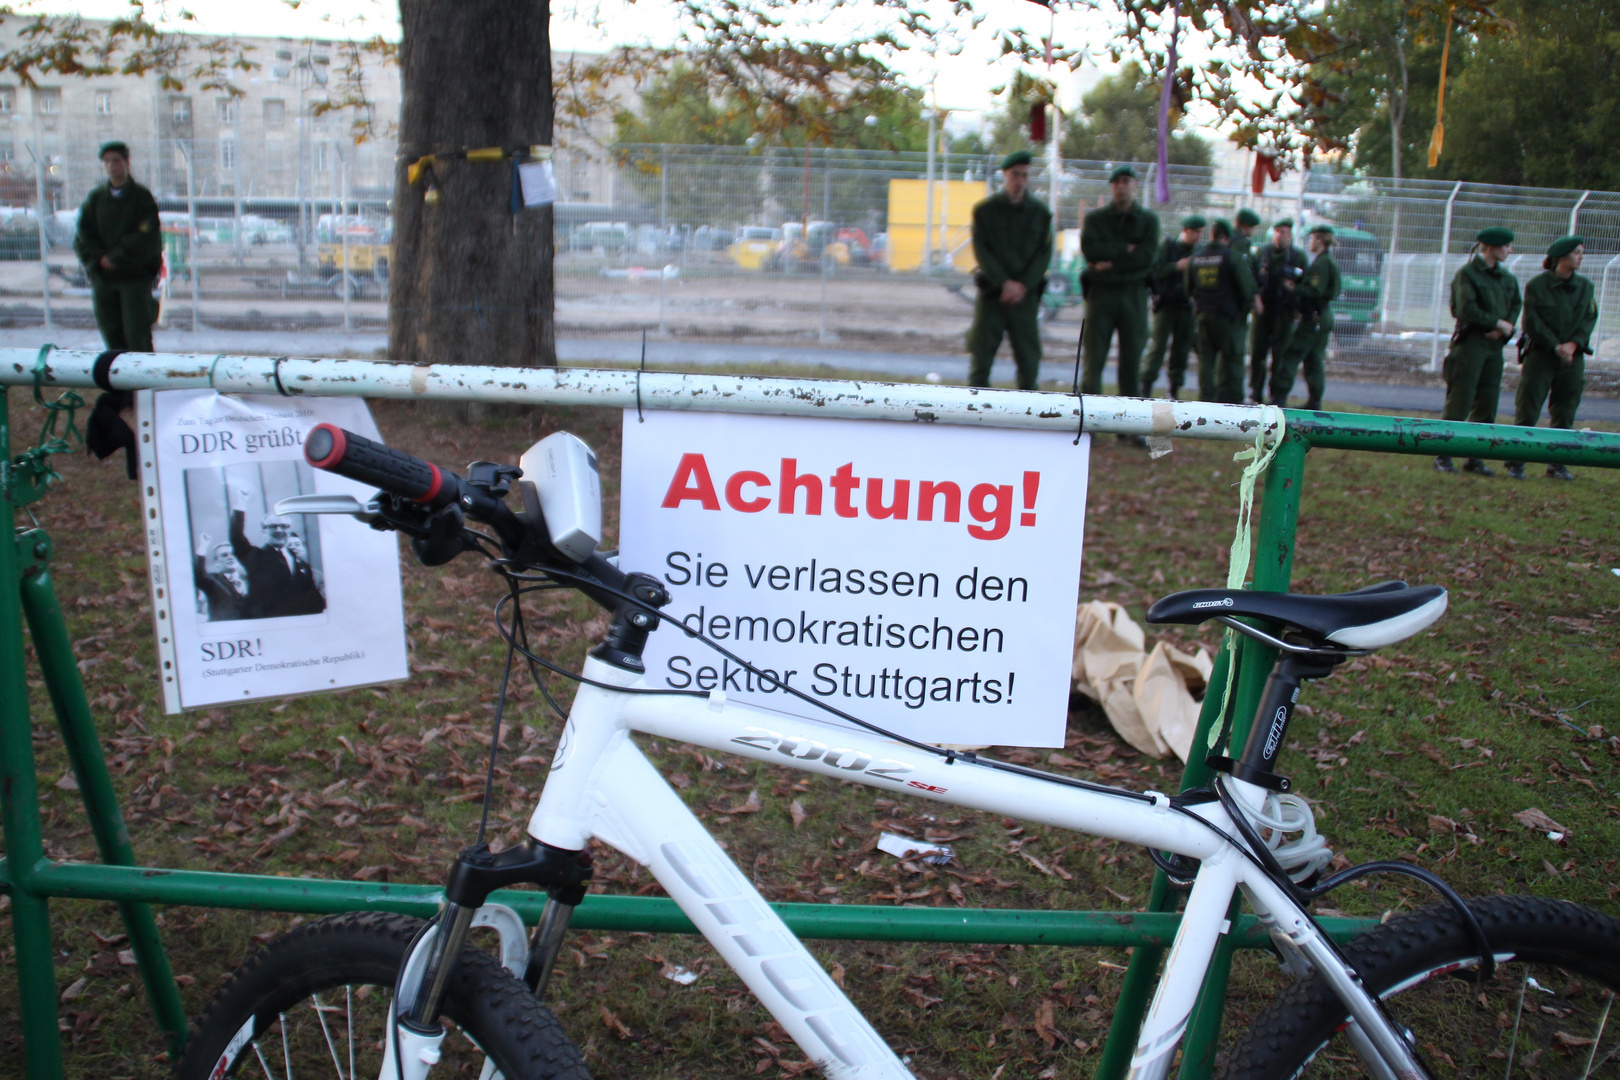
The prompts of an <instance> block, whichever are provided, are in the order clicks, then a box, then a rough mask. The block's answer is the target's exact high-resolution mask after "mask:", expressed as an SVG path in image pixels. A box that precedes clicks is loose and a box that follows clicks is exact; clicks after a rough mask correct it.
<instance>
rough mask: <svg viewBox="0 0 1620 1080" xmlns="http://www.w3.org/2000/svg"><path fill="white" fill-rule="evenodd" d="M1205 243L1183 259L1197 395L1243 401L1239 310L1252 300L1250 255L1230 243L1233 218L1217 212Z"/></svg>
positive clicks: (1242, 309) (1252, 277)
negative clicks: (1194, 328)
mask: <svg viewBox="0 0 1620 1080" xmlns="http://www.w3.org/2000/svg"><path fill="white" fill-rule="evenodd" d="M1209 232H1210V236H1209V243H1207V244H1205V245H1204V246H1203V247H1201V248H1199V249H1198V251H1197V252H1195V253H1194V254H1193V256H1192V258H1191V259H1190V260H1188V263H1187V291H1188V292H1189V293H1190V294H1192V299H1193V306H1194V307H1195V308H1196V309H1197V312H1198V396H1199V398H1200V400H1203V401H1221V402H1226V403H1228V404H1232V405H1241V404H1242V403H1243V361H1244V359H1245V355H1244V354H1245V349H1244V345H1245V344H1247V342H1246V341H1245V340H1244V334H1243V322H1244V320H1243V316H1244V313H1245V312H1247V311H1248V310H1249V305H1250V304H1251V303H1252V302H1253V300H1254V292H1255V287H1254V276H1253V275H1252V274H1251V273H1250V272H1249V260H1248V259H1247V258H1246V257H1245V256H1243V255H1240V254H1239V253H1238V252H1237V251H1235V250H1234V249H1233V246H1232V224H1231V222H1229V221H1226V220H1225V219H1223V218H1216V219H1215V222H1214V224H1213V225H1211V226H1210V230H1209Z"/></svg>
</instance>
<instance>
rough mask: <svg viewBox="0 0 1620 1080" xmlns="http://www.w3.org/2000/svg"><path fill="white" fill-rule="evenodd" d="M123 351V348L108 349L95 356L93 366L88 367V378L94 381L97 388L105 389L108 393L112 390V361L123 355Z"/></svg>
mask: <svg viewBox="0 0 1620 1080" xmlns="http://www.w3.org/2000/svg"><path fill="white" fill-rule="evenodd" d="M124 352H125V350H123V349H108V350H107V351H106V352H104V353H102V354H101V355H100V356H98V357H96V363H95V366H94V367H92V368H91V369H90V378H91V379H93V380H94V381H95V384H96V386H97V387H98V388H100V389H102V390H106V391H107V392H108V393H111V392H112V390H113V384H112V378H111V374H112V363H113V361H114V360H116V359H118V358H119V357H120V356H122V355H124Z"/></svg>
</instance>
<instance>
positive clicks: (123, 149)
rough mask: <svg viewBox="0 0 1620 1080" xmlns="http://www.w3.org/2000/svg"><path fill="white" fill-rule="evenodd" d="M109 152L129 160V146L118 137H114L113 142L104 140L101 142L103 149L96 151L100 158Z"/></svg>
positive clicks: (97, 156)
mask: <svg viewBox="0 0 1620 1080" xmlns="http://www.w3.org/2000/svg"><path fill="white" fill-rule="evenodd" d="M108 154H117V155H118V156H119V157H121V158H123V159H124V160H125V161H128V160H129V147H128V145H126V144H125V143H123V142H120V141H119V140H118V139H114V140H112V141H111V142H104V143H102V144H101V149H100V150H99V151H97V152H96V158H97V159H98V160H99V159H100V158H103V157H106V156H107V155H108Z"/></svg>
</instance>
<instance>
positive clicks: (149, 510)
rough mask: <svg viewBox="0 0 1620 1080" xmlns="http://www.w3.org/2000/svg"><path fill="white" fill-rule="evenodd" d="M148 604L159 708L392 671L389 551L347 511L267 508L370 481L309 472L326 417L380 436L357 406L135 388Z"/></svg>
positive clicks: (398, 658)
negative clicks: (308, 445) (314, 438)
mask: <svg viewBox="0 0 1620 1080" xmlns="http://www.w3.org/2000/svg"><path fill="white" fill-rule="evenodd" d="M136 400H137V409H138V414H139V415H138V419H137V424H138V426H139V440H140V441H139V444H138V445H139V446H140V450H141V484H142V492H143V495H144V497H145V510H146V524H147V553H148V559H149V563H150V567H151V583H152V611H153V617H154V619H155V621H156V624H157V640H158V657H159V660H160V661H161V663H162V679H163V700H164V707H165V708H166V709H167V711H169V712H171V713H172V712H179V711H181V710H182V709H196V708H201V707H204V706H209V705H219V704H224V703H227V702H233V701H248V700H251V699H254V698H265V697H285V696H288V695H292V694H312V693H319V692H321V691H323V690H337V689H340V688H342V687H349V686H363V685H366V684H370V683H378V682H387V681H392V680H398V679H403V678H405V677H406V675H407V674H408V673H409V669H408V667H407V661H406V653H405V607H404V598H403V596H402V594H401V591H400V578H399V547H398V543H397V541H396V540H395V538H394V536H393V534H391V533H384V532H377V531H376V530H373V529H371V528H370V527H369V526H367V525H364V524H362V523H361V522H359V521H356V520H355V519H354V518H352V517H348V516H347V515H335V514H323V515H313V514H295V515H291V516H287V517H283V516H281V515H279V514H277V513H275V504H276V503H277V502H278V501H279V500H281V499H285V498H288V497H289V496H293V495H310V494H350V495H354V496H356V497H357V498H360V499H365V498H366V497H368V496H369V495H370V494H371V489H370V488H367V487H366V486H365V485H363V484H358V483H355V482H354V481H352V480H345V479H343V478H342V477H340V476H334V475H332V474H331V473H325V472H321V471H319V470H317V469H314V468H312V467H311V466H310V465H309V464H308V463H307V462H306V461H305V460H304V436H305V435H306V434H307V433H308V431H309V429H310V428H311V427H313V426H314V425H316V424H318V423H322V422H328V423H333V424H337V425H338V426H339V427H343V428H347V429H349V430H350V431H354V432H357V433H359V434H361V435H365V436H367V437H369V438H372V439H377V438H380V436H379V435H378V433H377V425H376V424H374V423H373V422H372V420H371V413H370V412H369V411H368V410H367V408H366V405H365V402H363V401H359V400H356V399H350V398H296V399H294V398H284V397H279V396H278V397H247V396H230V395H227V394H219V393H216V392H214V391H212V390H164V391H156V392H154V391H143V392H141V393H140V394H138V395H136Z"/></svg>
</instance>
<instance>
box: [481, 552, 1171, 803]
mask: <svg viewBox="0 0 1620 1080" xmlns="http://www.w3.org/2000/svg"><path fill="white" fill-rule="evenodd" d="M501 561H502V562H504V561H505V560H501ZM503 569H504V568H503ZM540 569H541V570H542V573H543V574H544V575H545V577H548V578H553V579H555V578H566V579H569V580H572V581H577V582H581V583H584V584H588V585H590V586H591V587H592V588H594V589H596V590H598V591H600V592H605V593H607V594H609V595H610V596H615V597H617V598H619V599H621V600H624V601H625V602H627V603H629V604H631V605H633V606H634V607H637V608H639V609H641V610H642V611H645V612H647V613H648V614H650V615H652V616H654V617H655V618H658V619H662V620H663V621H665V622H668V623H671V624H674V625H677V626H679V627H680V630H681V632H682V633H684V634H686V635H687V636H688V637H693V638H696V639H697V640H699V641H701V642H703V644H705V645H707V646H708V647H709V648H711V649H713V650H714V651H715V652H717V653H719V654H720V655H721V656H723V657H725V658H726V659H728V660H730V661H732V662H733V663H735V664H737V665H738V666H739V667H741V668H742V669H743V670H745V671H748V672H751V673H753V674H754V675H756V676H758V677H759V678H760V679H762V680H765V681H768V682H772V683H775V684H776V685H777V686H778V687H780V688H781V689H782V691H783V692H784V693H786V694H788V695H790V696H792V697H795V698H798V699H799V700H801V701H804V702H806V703H808V704H810V705H814V706H815V707H816V708H818V709H821V710H823V711H824V712H829V713H831V714H832V715H834V716H836V717H838V718H839V719H841V720H847V721H849V722H850V723H852V724H854V725H856V726H857V727H861V728H864V729H866V730H867V731H870V732H872V733H873V734H875V735H879V736H882V737H883V738H886V739H893V740H894V741H895V742H898V743H901V744H903V745H905V746H910V747H912V748H914V749H917V750H921V751H924V752H925V753H929V754H933V755H935V756H936V757H943V758H944V759H945V760H946V762H947V763H948V764H949V763H953V762H955V761H957V760H962V761H966V762H969V763H971V764H975V765H982V766H984V767H985V768H989V769H995V770H997V771H1000V772H1010V773H1015V774H1017V775H1019V776H1026V777H1029V778H1030V779H1033V780H1044V781H1046V782H1049V783H1055V784H1061V785H1063V786H1064V787H1075V788H1081V789H1083V790H1086V791H1091V792H1095V793H1097V794H1102V795H1112V796H1115V797H1117V798H1125V799H1131V800H1133V801H1141V802H1152V801H1154V800H1153V797H1152V796H1150V795H1145V794H1142V793H1141V792H1137V791H1129V790H1127V789H1125V788H1116V787H1110V786H1108V785H1106V784H1097V783H1093V782H1091V781H1088V780H1081V779H1078V778H1076V777H1072V776H1062V775H1059V774H1057V773H1049V772H1044V771H1042V770H1040V769H1031V768H1028V767H1026V766H1023V765H1016V764H1013V763H1012V762H1006V761H997V760H996V759H994V758H984V757H980V756H979V755H978V754H976V753H972V752H968V751H960V750H946V749H942V748H941V747H938V746H934V745H933V744H931V743H926V742H922V741H920V740H918V739H913V738H910V737H909V736H906V735H901V734H900V733H899V732H896V731H890V730H889V729H887V728H885V727H882V726H881V725H878V724H874V723H872V722H870V721H868V720H862V719H861V718H860V717H858V716H854V715H851V714H850V713H847V712H844V711H843V710H842V709H839V708H835V707H834V706H832V705H829V704H827V703H826V702H824V701H818V700H816V699H815V698H813V697H811V696H810V695H809V694H806V693H805V692H804V691H802V690H799V689H798V688H796V687H793V686H789V685H788V684H787V683H785V682H783V681H782V680H781V679H780V678H776V677H772V676H769V675H767V674H766V673H765V672H763V671H761V670H760V669H759V668H757V667H755V666H754V665H753V664H751V663H749V662H748V661H746V660H744V659H743V658H742V657H740V656H738V655H737V654H736V653H734V652H732V651H731V650H729V649H727V648H725V647H724V646H722V645H720V644H719V643H718V642H716V641H714V640H713V639H712V638H710V637H709V636H708V635H707V634H704V633H703V632H702V631H700V630H693V629H692V628H691V627H689V626H687V625H685V624H684V623H679V622H678V621H677V620H675V619H672V618H670V617H669V616H668V615H667V614H665V613H664V612H662V611H660V610H659V609H658V608H657V607H654V606H653V605H651V604H648V603H647V602H646V601H644V600H642V599H640V598H639V597H636V596H632V595H630V594H629V593H627V592H622V591H620V590H618V589H615V588H613V587H612V586H610V585H606V584H604V583H602V582H600V581H598V580H596V579H595V578H590V577H586V576H585V575H583V574H575V573H573V572H571V571H568V570H565V569H563V568H561V567H555V568H554V567H550V566H546V567H542V568H540ZM506 572H507V573H509V574H510V572H509V571H506ZM510 576H512V577H514V578H517V579H519V580H525V581H538V580H543V579H541V578H536V577H533V576H527V575H519V574H510ZM526 591H528V590H515V591H514V592H513V593H512V594H509V596H506V597H502V598H501V600H499V601H497V603H496V608H497V611H498V610H499V608H500V606H501V605H502V604H504V603H505V602H506V601H507V600H508V599H510V598H511V596H515V595H518V594H519V593H520V592H526ZM495 624H496V628H497V629H498V630H500V632H501V634H502V636H503V637H505V636H507V634H506V631H505V629H504V628H503V624H502V622H501V620H500V619H499V618H498V617H497V619H496V623H495ZM511 640H512V639H511V638H510V637H508V641H509V642H510V641H511ZM518 651H519V652H521V653H523V655H524V656H526V657H528V658H529V659H530V660H533V661H535V662H537V663H539V664H541V665H543V666H544V667H546V668H547V669H549V670H551V671H554V672H556V673H557V674H559V675H562V676H564V677H566V678H569V679H573V680H575V681H576V682H580V683H583V684H585V685H587V686H595V687H598V688H600V689H604V690H615V691H618V692H620V693H631V694H665V695H677V696H683V697H708V696H709V695H708V692H706V691H703V690H676V689H668V690H664V689H659V688H656V687H624V686H614V685H612V684H609V683H603V682H598V681H596V680H594V679H590V678H587V677H586V676H585V675H583V674H581V673H579V672H573V671H568V670H566V669H564V668H562V667H559V666H558V665H556V664H552V663H551V662H549V661H547V660H546V659H544V658H543V657H540V656H536V655H535V654H534V653H532V652H530V651H529V650H527V649H525V648H522V647H519V648H518Z"/></svg>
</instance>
